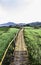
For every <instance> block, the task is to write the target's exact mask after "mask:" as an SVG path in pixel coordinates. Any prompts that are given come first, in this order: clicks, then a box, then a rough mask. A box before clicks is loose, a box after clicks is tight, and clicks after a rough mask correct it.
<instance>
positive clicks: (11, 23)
mask: <svg viewBox="0 0 41 65" xmlns="http://www.w3.org/2000/svg"><path fill="white" fill-rule="evenodd" d="M2 26H7V27H8V26H16V23H13V22H8V23H4V24H0V27H2Z"/></svg>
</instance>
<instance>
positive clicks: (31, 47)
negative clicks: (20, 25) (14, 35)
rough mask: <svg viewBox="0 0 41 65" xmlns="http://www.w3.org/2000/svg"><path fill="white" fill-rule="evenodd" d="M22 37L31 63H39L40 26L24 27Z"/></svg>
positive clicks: (40, 59) (35, 64) (33, 64)
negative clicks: (35, 27)
mask: <svg viewBox="0 0 41 65" xmlns="http://www.w3.org/2000/svg"><path fill="white" fill-rule="evenodd" d="M24 38H25V42H26V45H27V49H28V53H29V59H30V62H31V63H30V64H31V65H41V28H40V29H34V28H32V27H25V30H24Z"/></svg>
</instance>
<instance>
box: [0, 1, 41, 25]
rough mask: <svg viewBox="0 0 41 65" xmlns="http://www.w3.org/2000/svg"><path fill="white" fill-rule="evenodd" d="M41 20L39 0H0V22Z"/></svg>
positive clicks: (40, 2)
mask: <svg viewBox="0 0 41 65" xmlns="http://www.w3.org/2000/svg"><path fill="white" fill-rule="evenodd" d="M34 21H41V0H0V24H1V23H6V22H15V23H22V22H23V23H29V22H34Z"/></svg>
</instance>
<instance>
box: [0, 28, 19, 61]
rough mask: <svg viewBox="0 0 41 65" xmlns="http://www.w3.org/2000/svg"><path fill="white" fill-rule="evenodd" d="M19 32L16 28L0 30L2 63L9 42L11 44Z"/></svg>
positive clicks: (0, 56) (0, 57)
mask: <svg viewBox="0 0 41 65" xmlns="http://www.w3.org/2000/svg"><path fill="white" fill-rule="evenodd" d="M17 32H18V29H16V28H0V61H1V59H2V57H3V54H4V52H5V50H6V48H7V46H8V45H9V42H11V40H12V39H13V38H14V37H15V35H16V33H17Z"/></svg>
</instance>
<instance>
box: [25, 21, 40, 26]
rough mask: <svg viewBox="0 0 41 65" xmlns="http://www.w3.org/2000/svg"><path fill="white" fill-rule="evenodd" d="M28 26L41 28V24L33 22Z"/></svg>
mask: <svg viewBox="0 0 41 65" xmlns="http://www.w3.org/2000/svg"><path fill="white" fill-rule="evenodd" d="M26 25H27V26H41V22H32V23H29V24H26Z"/></svg>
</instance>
